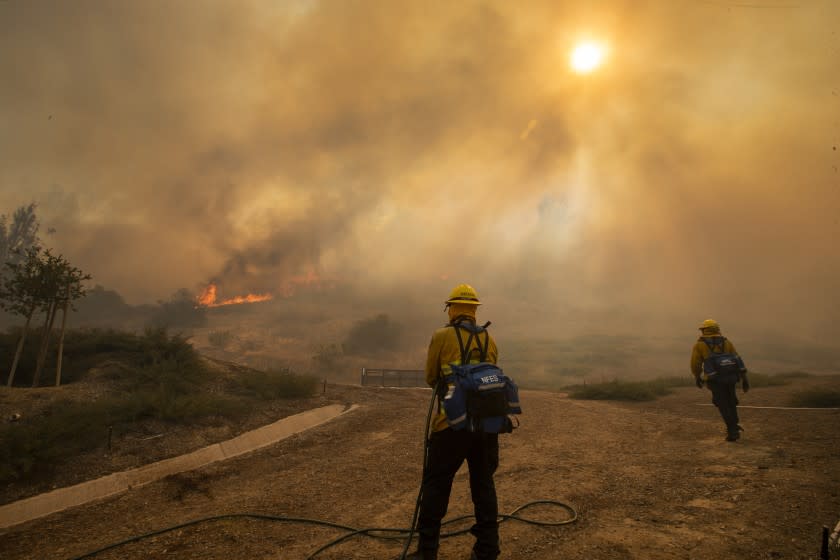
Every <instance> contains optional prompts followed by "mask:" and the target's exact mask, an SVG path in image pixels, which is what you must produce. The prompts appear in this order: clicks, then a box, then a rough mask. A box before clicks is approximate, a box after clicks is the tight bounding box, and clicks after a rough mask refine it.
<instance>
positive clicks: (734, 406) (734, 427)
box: [708, 381, 738, 436]
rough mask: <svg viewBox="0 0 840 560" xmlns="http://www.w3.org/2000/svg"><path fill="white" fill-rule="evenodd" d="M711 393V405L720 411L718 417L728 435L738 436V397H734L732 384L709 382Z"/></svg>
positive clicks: (733, 385)
mask: <svg viewBox="0 0 840 560" xmlns="http://www.w3.org/2000/svg"><path fill="white" fill-rule="evenodd" d="M708 385H709V389H711V391H712V404H714V405H715V406H716V407H717V408H718V410H719V411H720V416H721V418H723V422H724V423H725V424H726V431H727V433H728V434H729V435H734V436H737V435H738V397H737V396H736V395H735V384H734V383H716V382H714V381H709V383H708Z"/></svg>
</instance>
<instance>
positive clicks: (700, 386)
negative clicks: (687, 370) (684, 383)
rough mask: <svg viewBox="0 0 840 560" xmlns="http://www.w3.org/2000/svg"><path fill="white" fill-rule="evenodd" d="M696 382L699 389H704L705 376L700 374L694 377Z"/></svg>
mask: <svg viewBox="0 0 840 560" xmlns="http://www.w3.org/2000/svg"><path fill="white" fill-rule="evenodd" d="M694 384H695V385H697V388H698V389H702V388H703V378H702V377H700V376H699V375H698V376H697V377H695V378H694Z"/></svg>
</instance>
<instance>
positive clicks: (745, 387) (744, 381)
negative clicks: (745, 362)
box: [741, 374, 750, 393]
mask: <svg viewBox="0 0 840 560" xmlns="http://www.w3.org/2000/svg"><path fill="white" fill-rule="evenodd" d="M741 389H743V390H744V392H745V393H746V392H747V391H749V390H750V380H749V379H747V374H743V375H742V378H741Z"/></svg>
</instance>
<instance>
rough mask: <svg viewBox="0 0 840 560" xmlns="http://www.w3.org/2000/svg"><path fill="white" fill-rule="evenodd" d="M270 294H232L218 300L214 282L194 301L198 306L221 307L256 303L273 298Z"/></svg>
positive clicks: (216, 287)
mask: <svg viewBox="0 0 840 560" xmlns="http://www.w3.org/2000/svg"><path fill="white" fill-rule="evenodd" d="M273 298H274V296H273V295H271V294H246V295H244V296H234V297H232V298H227V299H223V300H221V301H219V300H218V286H216V284H213V283H211V284H209V285H208V286H207V287H206V288H204V291H202V292H201V294H200V295H199V296H198V297H197V298H196V303H197V304H198V306H199V307H222V306H224V305H240V304H243V303H257V302H260V301H268V300H271V299H273Z"/></svg>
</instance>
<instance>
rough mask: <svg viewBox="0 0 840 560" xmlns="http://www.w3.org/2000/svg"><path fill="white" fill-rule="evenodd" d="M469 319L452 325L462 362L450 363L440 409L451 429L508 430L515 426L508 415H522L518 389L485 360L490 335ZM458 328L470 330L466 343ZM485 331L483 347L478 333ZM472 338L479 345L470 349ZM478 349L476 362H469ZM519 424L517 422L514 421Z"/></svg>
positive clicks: (490, 431) (510, 380) (508, 378)
mask: <svg viewBox="0 0 840 560" xmlns="http://www.w3.org/2000/svg"><path fill="white" fill-rule="evenodd" d="M489 324H490V323H487V324H485V325H484V326H478V325H475V324H473V323H470V322H461V323H455V324H453V325H452V326H453V328H454V329H455V336H457V337H458V346H459V348H460V350H461V363H460V364H450V367H451V368H452V374H451V375H448V376H446V378H444V384H445V386H444V390H445V391H446V394H445V395H444V396H443V398H442V401H443V410H444V412H445V414H446V420H447V422H448V423H449V426H450V427H451V428H452V429H453V430H467V431H470V432H485V433H490V434H502V433H510V432H512V431H513V429H514V427H515V426H514V425H513V422H512V421H511V419H510V416H509V415H510V414H522V409H521V408H520V406H519V388H518V387H517V386H516V383H514V382H513V380H512V379H511V378H510V377H508V376H507V375H505V374H504V372H503V371H502V370H501V368H499V367H498V366H497V365H496V364H491V363H489V362H487V361H486V360H487V348H488V346H489V345H490V334H489V333H488V332H487V326H488V325H489ZM461 330H464V331H466V332H468V333H469V337H468V338H467V342H466V344H465V343H464V341H463V338H462V337H461ZM481 333H484V345H483V346H482V343H481V338H480V336H479V335H480V334H481ZM473 339H475V341H476V343H477V345H478V348H473V349H472V350H470V349H469V348H470V346H471V345H472V342H473ZM474 352H478V362H477V363H472V364H471V363H470V357H471V356H472V355H473V353H474ZM517 425H518V423H517Z"/></svg>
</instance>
